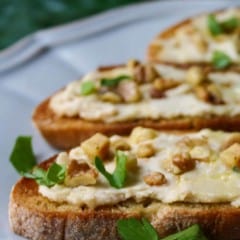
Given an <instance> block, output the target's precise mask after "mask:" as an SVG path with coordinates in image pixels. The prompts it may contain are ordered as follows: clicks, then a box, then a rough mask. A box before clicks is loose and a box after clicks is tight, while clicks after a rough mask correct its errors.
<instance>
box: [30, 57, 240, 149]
mask: <svg viewBox="0 0 240 240" xmlns="http://www.w3.org/2000/svg"><path fill="white" fill-rule="evenodd" d="M130 63H131V64H129V63H128V65H131V66H130V67H129V66H128V65H122V66H120V67H114V68H113V67H109V68H104V69H101V70H97V71H95V72H93V73H91V74H88V75H86V76H85V77H84V78H83V79H82V80H81V81H76V82H73V83H71V84H70V85H69V86H67V87H66V88H65V89H62V90H60V91H59V92H58V93H56V94H54V95H53V96H51V97H49V98H48V99H46V100H45V101H43V102H42V103H41V104H40V105H38V106H37V108H36V109H35V111H34V113H33V122H34V124H35V126H36V128H38V129H39V130H40V132H41V134H42V135H43V137H44V138H45V139H46V140H47V141H48V143H49V144H51V145H52V146H54V147H56V148H59V149H69V148H71V147H74V146H77V145H78V144H79V143H80V142H81V141H83V140H85V139H86V138H88V137H90V136H92V135H93V134H94V133H96V132H100V133H103V134H105V135H108V136H110V135H112V134H120V135H126V134H129V133H130V132H131V130H132V129H133V128H134V127H136V126H143V127H150V128H155V129H159V130H199V129H202V128H212V129H222V130H229V131H234V130H235V131H237V130H240V112H239V108H238V105H237V104H238V103H237V101H239V100H238V97H237V95H238V93H237V92H236V91H235V87H236V85H237V84H238V83H237V80H236V79H237V76H236V74H235V75H234V72H232V73H231V72H230V73H225V74H226V75H221V74H220V75H218V76H215V77H214V73H211V72H210V73H202V74H204V78H203V79H202V77H200V78H201V79H202V80H203V82H202V83H201V82H200V83H197V85H194V86H192V85H191V77H190V80H189V77H187V74H188V72H186V71H182V72H180V73H179V72H177V73H175V72H176V71H174V70H173V69H171V68H169V67H167V68H166V67H163V66H160V65H157V64H156V65H151V64H140V63H139V62H135V63H132V62H130ZM132 65H133V66H132ZM193 70H194V69H193ZM200 70H201V69H200ZM189 71H191V69H190V70H189ZM201 72H202V71H200V73H201ZM126 74H128V75H129V76H131V78H132V79H133V80H134V81H132V80H124V81H122V83H123V82H125V83H124V84H125V85H127V84H130V85H131V86H130V87H135V88H136V89H138V92H137V93H138V94H140V95H137V96H140V98H139V99H135V100H133V101H131V100H129V101H128V100H124V101H125V102H121V101H123V100H119V99H121V98H120V97H121V96H119V95H118V92H117V91H119V89H118V86H117V87H116V86H115V87H109V88H107V87H100V88H99V89H98V92H95V93H93V94H92V95H91V94H90V95H87V96H81V94H80V93H79V92H78V93H77V94H76V91H80V90H79V89H80V86H81V84H82V82H86V81H89V79H90V80H93V82H94V84H96V85H98V84H100V83H99V82H100V81H101V79H102V78H106V77H109V76H110V77H115V78H116V77H119V76H120V77H121V76H123V75H126ZM231 74H232V75H233V76H232V75H231ZM188 75H189V74H188ZM192 75H193V74H192ZM187 78H188V80H186V79H187ZM194 78H195V77H194ZM197 78H198V77H197ZM212 78H213V79H212ZM201 79H200V80H201ZM205 80H206V81H205ZM189 81H190V83H189ZM120 84H121V83H120ZM124 84H122V85H124ZM134 84H135V85H134ZM155 85H156V87H155ZM210 85H211V86H210ZM199 86H200V89H198V87H199ZM127 87H128V86H127ZM208 87H210V88H213V89H212V90H209V91H213V93H212V92H208V90H207V88H208ZM159 88H160V89H159ZM139 89H140V90H139ZM219 89H220V90H219ZM231 89H232V90H231ZM120 90H121V91H123V93H122V92H120V95H121V94H123V95H124V97H125V98H126V97H127V96H126V93H128V89H126V86H123V87H122V89H120ZM199 90H200V91H199ZM229 90H231V91H232V96H234V97H231V98H229V97H228V96H229V93H228V91H229ZM219 91H220V93H219ZM130 92H131V91H130ZM133 92H134V91H133ZM139 92H140V93H139ZM109 93H110V95H109ZM104 94H105V95H104ZM227 94H228V95H227ZM221 95H224V101H225V102H223V101H222V99H221V98H222V96H221ZM225 95H226V96H225ZM103 96H104V97H108V98H110V99H107V100H106V99H104V100H102V98H103ZM235 96H236V97H235ZM134 97H136V96H135V95H134ZM111 98H113V99H111ZM116 99H117V100H118V101H120V102H114V101H116ZM111 101H113V102H111ZM78 104H80V105H78ZM199 107H200V110H199ZM216 109H220V111H218V110H216ZM233 110H234V111H233ZM231 112H234V113H233V114H232V113H231ZM238 112H239V113H238Z"/></svg>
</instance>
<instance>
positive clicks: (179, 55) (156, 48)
mask: <svg viewBox="0 0 240 240" xmlns="http://www.w3.org/2000/svg"><path fill="white" fill-rule="evenodd" d="M210 15H212V16H215V17H216V21H218V23H220V24H221V23H222V22H224V21H228V20H230V21H232V20H231V19H233V18H237V19H239V15H240V9H239V8H237V7H236V8H232V9H224V10H221V11H216V12H213V13H204V14H201V15H197V16H193V17H191V18H189V19H186V20H183V21H181V22H180V23H177V24H176V25H174V26H171V27H169V28H167V29H166V30H164V31H163V32H161V33H160V34H158V35H157V36H156V37H155V38H154V39H153V40H152V42H151V43H150V45H149V47H148V50H147V59H148V60H149V61H152V62H158V63H162V64H166V65H172V66H175V67H178V68H189V67H191V66H196V65H197V66H201V67H204V68H206V69H208V70H209V69H211V71H226V69H231V70H232V71H236V72H240V67H239V63H240V58H239V54H238V50H237V49H238V45H239V43H238V42H237V41H235V37H236V36H237V34H238V33H237V32H238V31H239V25H238V24H237V27H236V29H234V30H233V31H227V30H226V32H223V33H220V34H218V35H216V36H215V35H212V34H211V32H210V29H209V26H208V17H209V16H210ZM224 44H225V45H226V46H227V45H228V47H224V46H223V45H224ZM230 49H231V50H230ZM216 50H217V51H221V52H224V53H225V54H226V55H228V56H229V57H230V59H231V64H230V65H229V66H228V68H223V69H217V68H216V67H215V66H214V65H213V64H212V58H213V53H214V51H216ZM229 50H230V51H231V52H230V51H229Z"/></svg>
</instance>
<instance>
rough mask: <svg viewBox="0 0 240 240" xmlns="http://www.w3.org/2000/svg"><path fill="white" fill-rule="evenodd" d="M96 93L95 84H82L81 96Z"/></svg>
mask: <svg viewBox="0 0 240 240" xmlns="http://www.w3.org/2000/svg"><path fill="white" fill-rule="evenodd" d="M95 91H96V88H95V85H94V83H93V82H91V81H88V82H82V84H81V89H80V93H81V95H84V96H86V95H89V94H92V93H94V92H95Z"/></svg>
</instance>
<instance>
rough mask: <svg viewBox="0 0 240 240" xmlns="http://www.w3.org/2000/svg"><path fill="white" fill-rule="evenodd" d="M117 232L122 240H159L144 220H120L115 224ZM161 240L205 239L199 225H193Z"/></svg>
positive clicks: (154, 231) (151, 227)
mask: <svg viewBox="0 0 240 240" xmlns="http://www.w3.org/2000/svg"><path fill="white" fill-rule="evenodd" d="M117 230H118V233H119V235H120V236H121V238H122V240H136V239H137V240H160V239H159V237H158V234H157V232H156V230H155V229H154V228H153V226H152V225H151V224H150V223H149V222H148V221H147V220H146V219H144V218H143V219H141V220H137V219H135V218H129V219H121V220H119V221H118V222H117ZM161 240H207V238H206V237H205V236H204V234H203V232H202V231H201V229H200V227H199V225H197V224H195V225H192V226H191V227H189V228H187V229H185V230H183V231H181V232H178V233H175V234H172V235H170V236H168V237H165V238H162V239H161Z"/></svg>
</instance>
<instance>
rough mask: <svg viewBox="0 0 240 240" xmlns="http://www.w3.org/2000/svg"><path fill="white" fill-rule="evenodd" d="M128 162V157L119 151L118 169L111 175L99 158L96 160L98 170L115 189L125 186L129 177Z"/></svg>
mask: <svg viewBox="0 0 240 240" xmlns="http://www.w3.org/2000/svg"><path fill="white" fill-rule="evenodd" d="M126 162H127V156H126V155H125V154H124V153H123V152H121V151H117V154H116V168H115V170H114V172H113V173H112V174H111V173H109V172H108V171H107V170H106V169H105V167H104V165H103V162H102V160H101V159H100V158H99V157H96V158H95V166H96V168H97V169H98V171H99V172H100V173H101V174H102V175H103V176H104V177H105V178H106V179H107V180H108V182H109V183H110V185H111V186H113V187H115V188H122V187H123V186H124V184H125V180H126V175H127V171H126Z"/></svg>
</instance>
